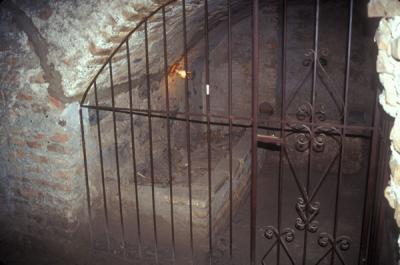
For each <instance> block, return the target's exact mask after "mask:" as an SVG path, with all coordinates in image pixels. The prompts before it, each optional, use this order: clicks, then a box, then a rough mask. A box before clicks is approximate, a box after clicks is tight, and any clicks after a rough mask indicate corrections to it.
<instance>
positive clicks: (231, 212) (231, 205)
mask: <svg viewBox="0 0 400 265" xmlns="http://www.w3.org/2000/svg"><path fill="white" fill-rule="evenodd" d="M227 6H228V112H229V114H228V115H229V257H230V258H231V259H232V243H233V227H232V226H233V194H232V189H233V187H232V185H233V179H232V178H233V174H232V10H231V0H227Z"/></svg>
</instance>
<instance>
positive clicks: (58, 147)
mask: <svg viewBox="0 0 400 265" xmlns="http://www.w3.org/2000/svg"><path fill="white" fill-rule="evenodd" d="M47 150H48V151H50V152H54V153H60V154H66V151H65V148H64V146H62V145H59V144H49V145H47Z"/></svg>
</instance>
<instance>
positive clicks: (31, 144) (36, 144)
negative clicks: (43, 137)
mask: <svg viewBox="0 0 400 265" xmlns="http://www.w3.org/2000/svg"><path fill="white" fill-rule="evenodd" d="M26 145H28V146H29V147H30V148H34V149H36V148H40V147H41V146H42V145H41V144H40V143H39V142H37V141H26Z"/></svg>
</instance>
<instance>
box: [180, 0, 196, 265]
mask: <svg viewBox="0 0 400 265" xmlns="http://www.w3.org/2000/svg"><path fill="white" fill-rule="evenodd" d="M182 19H183V60H184V62H183V64H184V70H185V72H186V73H187V72H188V57H187V53H188V48H187V33H186V1H185V0H182ZM189 113H190V105H189V80H188V76H187V75H186V76H185V118H186V144H187V160H188V161H187V162H188V185H189V187H188V188H189V233H190V235H189V236H190V254H191V261H192V264H193V262H194V261H193V258H194V249H193V202H192V159H191V151H190V148H191V139H190V122H189V119H190V115H189Z"/></svg>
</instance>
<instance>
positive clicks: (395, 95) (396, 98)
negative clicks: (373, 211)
mask: <svg viewBox="0 0 400 265" xmlns="http://www.w3.org/2000/svg"><path fill="white" fill-rule="evenodd" d="M399 37H400V17H397V16H395V17H392V18H384V19H382V20H381V21H380V24H379V27H378V30H377V32H376V35H375V40H376V42H377V46H378V49H379V52H378V59H377V71H378V73H379V79H380V81H381V83H382V85H383V87H384V90H383V92H382V93H381V95H380V97H379V100H380V103H381V105H382V106H383V108H384V110H385V111H386V112H387V113H388V114H389V115H390V116H392V117H393V118H394V119H395V121H394V126H393V128H392V130H391V133H390V140H391V141H392V145H391V150H392V156H391V160H390V169H391V177H390V182H389V185H388V187H387V188H386V190H385V196H386V198H387V199H388V201H389V204H390V206H391V207H392V208H394V210H395V216H394V217H395V219H396V222H397V224H398V226H400V115H399V114H400V79H399V78H400V62H399V60H398V58H399V49H400V46H399V44H400V43H399ZM399 243H400V241H399Z"/></svg>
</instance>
